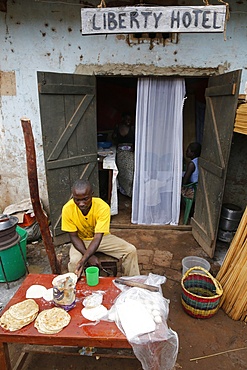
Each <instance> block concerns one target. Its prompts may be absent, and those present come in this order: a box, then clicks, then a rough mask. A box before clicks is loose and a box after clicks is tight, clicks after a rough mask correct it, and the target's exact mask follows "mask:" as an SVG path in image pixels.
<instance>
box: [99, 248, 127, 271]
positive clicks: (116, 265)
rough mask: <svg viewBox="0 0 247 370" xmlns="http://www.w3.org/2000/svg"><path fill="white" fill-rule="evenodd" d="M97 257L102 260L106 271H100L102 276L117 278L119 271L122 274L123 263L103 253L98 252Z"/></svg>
mask: <svg viewBox="0 0 247 370" xmlns="http://www.w3.org/2000/svg"><path fill="white" fill-rule="evenodd" d="M95 256H96V257H97V258H98V259H99V260H100V262H101V265H102V267H103V268H104V270H105V271H102V270H101V271H100V275H101V276H117V273H118V271H119V272H120V273H121V272H122V261H121V260H119V259H117V258H115V257H112V256H108V255H107V254H105V253H102V252H96V253H95Z"/></svg>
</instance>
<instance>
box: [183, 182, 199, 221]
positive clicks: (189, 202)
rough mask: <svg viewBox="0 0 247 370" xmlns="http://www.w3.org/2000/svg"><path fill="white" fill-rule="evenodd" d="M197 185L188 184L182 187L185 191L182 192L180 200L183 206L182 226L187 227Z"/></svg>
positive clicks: (194, 183) (193, 183)
mask: <svg viewBox="0 0 247 370" xmlns="http://www.w3.org/2000/svg"><path fill="white" fill-rule="evenodd" d="M197 184H198V182H192V183H190V184H187V185H183V189H184V190H185V191H183V190H182V200H183V202H184V204H185V211H184V225H187V223H188V219H189V216H190V212H191V208H192V205H193V203H194V202H195V198H196V190H197ZM190 189H191V192H190V191H189V190H190ZM186 193H187V196H186ZM189 193H190V194H189Z"/></svg>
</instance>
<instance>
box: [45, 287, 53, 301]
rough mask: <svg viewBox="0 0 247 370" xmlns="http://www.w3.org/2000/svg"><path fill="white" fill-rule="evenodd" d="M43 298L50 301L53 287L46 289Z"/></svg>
mask: <svg viewBox="0 0 247 370" xmlns="http://www.w3.org/2000/svg"><path fill="white" fill-rule="evenodd" d="M43 298H44V299H45V300H46V301H48V302H49V301H52V300H53V288H50V289H46V291H45V293H44V294H43Z"/></svg>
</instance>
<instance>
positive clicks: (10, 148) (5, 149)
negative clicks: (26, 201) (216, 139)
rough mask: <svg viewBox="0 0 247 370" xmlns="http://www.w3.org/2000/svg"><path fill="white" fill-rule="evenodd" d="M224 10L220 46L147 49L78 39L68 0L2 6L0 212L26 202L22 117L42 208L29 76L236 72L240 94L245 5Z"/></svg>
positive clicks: (205, 40) (208, 41) (34, 97)
mask: <svg viewBox="0 0 247 370" xmlns="http://www.w3.org/2000/svg"><path fill="white" fill-rule="evenodd" d="M192 4H193V3H192V2H189V3H188V5H192ZM217 4H219V3H218V2H217ZM97 5H98V2H95V6H97ZM126 5H127V4H126ZM183 5H184V4H183ZM194 5H203V4H202V2H201V1H200V2H199V1H198V2H194ZM230 7H231V16H230V20H229V22H228V23H227V29H226V40H224V35H223V34H222V33H221V34H179V35H178V42H177V43H166V44H165V45H163V43H160V44H159V45H156V44H152V45H150V42H149V41H146V42H143V43H139V44H137V43H136V44H135V43H133V42H130V40H129V38H128V37H127V36H126V35H108V36H105V35H100V36H82V35H81V34H80V22H81V19H80V4H79V1H78V4H76V0H75V1H73V4H71V5H69V4H68V5H67V4H65V3H63V2H61V3H55V2H50V3H49V2H39V1H34V0H15V1H8V10H7V13H4V12H0V45H1V54H0V63H1V64H0V82H1V85H0V112H1V114H0V158H1V167H0V194H1V198H0V210H1V209H2V210H3V209H4V208H5V207H6V206H7V205H9V204H11V203H15V202H18V201H20V200H22V199H23V198H25V197H28V196H29V187H28V179H27V171H26V152H25V145H24V138H23V133H22V129H21V125H20V118H21V117H22V116H26V117H28V118H29V119H30V120H31V122H32V129H33V134H34V137H35V147H36V156H37V167H38V179H39V189H40V197H41V198H42V200H43V201H44V203H45V205H46V206H47V203H48V202H47V191H46V178H45V170H44V160H43V148H42V137H41V126H40V116H39V101H38V87H37V71H49V72H66V73H75V72H77V73H83V74H92V73H95V74H101V75H104V74H110V75H112V74H117V75H127V74H128V75H129V74H134V75H145V74H154V75H177V74H179V75H183V76H191V75H194V76H200V75H204V76H209V75H211V74H215V73H224V72H228V71H232V70H235V69H242V81H241V88H240V93H243V92H244V85H245V82H246V81H247V65H246V63H247V60H246V37H247V29H246V24H247V4H246V3H242V4H240V3H238V4H237V2H235V1H234V2H233V1H230Z"/></svg>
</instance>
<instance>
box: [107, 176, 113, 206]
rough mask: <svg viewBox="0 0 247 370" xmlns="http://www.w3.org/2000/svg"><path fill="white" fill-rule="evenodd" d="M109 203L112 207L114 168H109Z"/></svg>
mask: <svg viewBox="0 0 247 370" xmlns="http://www.w3.org/2000/svg"><path fill="white" fill-rule="evenodd" d="M108 176H109V178H108V197H107V198H108V204H109V206H110V207H111V193H112V177H113V170H109V172H108Z"/></svg>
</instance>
